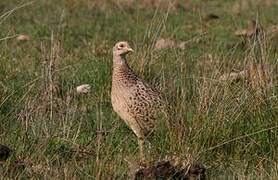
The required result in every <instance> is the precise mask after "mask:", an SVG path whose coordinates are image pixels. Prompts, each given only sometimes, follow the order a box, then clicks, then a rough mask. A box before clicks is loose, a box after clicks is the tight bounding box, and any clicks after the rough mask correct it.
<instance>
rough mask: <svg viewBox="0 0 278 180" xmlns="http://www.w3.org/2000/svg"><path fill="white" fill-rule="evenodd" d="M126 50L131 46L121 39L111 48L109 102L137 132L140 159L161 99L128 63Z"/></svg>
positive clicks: (159, 108) (160, 106)
mask: <svg viewBox="0 0 278 180" xmlns="http://www.w3.org/2000/svg"><path fill="white" fill-rule="evenodd" d="M129 52H133V50H132V49H131V48H130V46H129V44H128V43H127V42H124V41H122V42H118V43H116V45H115V46H114V48H113V75H112V90H111V102H112V106H113V109H114V111H115V112H116V113H117V114H118V115H119V116H120V118H121V119H122V120H124V122H125V123H126V124H127V125H128V126H129V127H130V128H131V129H132V131H133V132H134V133H135V135H136V136H137V138H138V144H139V151H140V156H141V158H142V160H144V159H145V154H144V141H145V138H146V137H147V136H148V135H149V134H150V133H151V132H152V131H153V130H154V128H155V125H156V119H157V117H158V114H159V113H158V112H160V111H161V109H162V106H163V103H162V99H161V96H160V93H159V92H158V91H157V90H155V89H154V88H152V87H151V86H150V85H148V84H147V83H146V82H144V81H143V80H142V79H141V78H139V77H138V76H137V75H136V74H135V73H134V72H133V70H132V69H131V68H130V67H129V65H128V63H127V60H126V55H127V54H128V53H129Z"/></svg>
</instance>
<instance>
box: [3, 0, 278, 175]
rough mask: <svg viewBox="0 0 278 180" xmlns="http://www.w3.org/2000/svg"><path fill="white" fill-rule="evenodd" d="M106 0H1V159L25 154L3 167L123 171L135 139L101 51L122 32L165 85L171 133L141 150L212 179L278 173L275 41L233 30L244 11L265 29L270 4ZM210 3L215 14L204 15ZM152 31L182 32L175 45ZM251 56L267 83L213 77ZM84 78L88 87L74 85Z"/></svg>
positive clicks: (145, 73) (273, 17)
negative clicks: (80, 90) (194, 164)
mask: <svg viewBox="0 0 278 180" xmlns="http://www.w3.org/2000/svg"><path fill="white" fill-rule="evenodd" d="M115 2H116V1H105V2H102V1H85V0H82V1H77V0H76V1H75V0H61V1H54V0H53V1H47V0H41V1H36V2H33V3H31V4H28V5H27V6H24V7H22V8H18V9H15V8H16V7H20V5H22V4H24V1H16V0H2V1H1V2H0V12H1V14H2V16H1V17H0V38H1V40H0V47H1V51H0V80H1V81H0V87H1V88H0V95H1V96H0V98H1V99H0V142H1V143H2V144H6V145H9V146H10V147H12V149H13V150H14V151H13V157H11V158H10V161H9V162H10V163H12V162H13V161H14V160H15V159H19V160H20V161H23V162H24V163H25V164H27V165H26V167H27V168H26V169H25V170H24V171H19V172H14V173H12V174H13V176H17V177H34V178H47V179H48V178H69V179H70V178H77V177H81V178H92V179H106V178H117V179H124V178H127V172H128V164H127V162H126V161H125V159H129V158H133V159H135V160H136V159H138V153H137V152H138V147H137V141H136V138H135V136H134V135H133V133H132V132H131V131H130V129H129V128H128V127H127V126H126V125H125V124H124V123H123V122H122V121H121V120H120V119H119V117H118V116H117V115H116V114H115V113H114V112H113V110H112V107H111V104H110V88H111V72H112V52H111V51H112V47H113V46H114V44H115V43H116V42H117V41H119V40H126V41H129V42H130V44H131V46H132V47H133V48H134V49H135V53H134V54H132V55H130V56H129V59H130V64H131V66H132V67H133V68H134V69H135V71H136V72H137V73H138V74H140V76H141V77H143V78H144V79H146V80H147V81H148V82H150V83H151V84H153V85H156V86H157V87H158V89H160V90H161V91H162V92H163V93H164V94H165V96H166V98H167V100H168V102H169V103H170V104H171V107H172V112H173V113H172V114H171V116H170V118H171V120H173V121H175V122H176V124H177V128H178V132H179V133H178V136H177V137H175V138H171V137H170V138H169V137H168V136H167V132H165V131H163V130H160V132H158V135H157V136H155V137H154V138H153V139H152V140H151V141H150V142H151V144H152V145H151V149H150V150H149V151H150V152H149V154H150V157H149V159H150V160H157V159H163V158H165V156H176V157H177V159H178V161H179V162H180V163H182V162H184V161H187V160H188V159H190V160H192V161H195V160H196V161H197V160H198V161H200V162H202V163H203V164H204V165H205V166H206V168H207V172H208V176H209V177H211V178H213V179H214V178H223V177H226V178H239V179H246V178H247V179H253V178H273V179H275V178H278V165H277V162H278V159H277V157H278V152H277V147H278V140H277V139H278V130H277V125H278V109H277V103H278V102H277V41H278V39H277V36H275V35H273V34H270V35H268V36H266V37H265V38H260V37H259V38H258V39H257V40H254V41H252V43H251V45H249V46H247V45H246V40H245V39H244V38H241V37H236V36H235V35H234V31H235V30H236V29H240V28H244V27H246V26H247V24H248V21H249V20H252V19H254V20H257V21H258V22H259V23H260V24H261V26H262V27H263V28H264V29H265V30H267V29H268V28H269V27H270V26H272V25H276V24H275V23H277V22H276V21H277V18H278V13H277V8H278V5H277V3H275V1H259V0H254V1H247V0H246V1H241V0H236V1H228V0H226V1H224V0H223V1H217V0H212V1H201V0H195V1H193V0H192V1H185V2H182V3H180V4H179V1H175V3H176V4H175V6H172V7H171V8H168V7H169V6H168V3H165V2H164V1H163V2H162V3H161V4H156V3H154V4H148V1H142V3H138V2H134V3H132V4H129V3H127V2H128V1H121V2H122V3H119V2H118V3H115ZM25 3H27V1H26V2H25ZM12 9H14V11H11V10H12ZM6 12H8V13H6ZM9 12H10V13H9ZM212 13H213V14H216V15H218V16H219V19H215V20H214V19H208V18H207V16H208V15H209V14H212ZM18 34H28V35H29V36H30V37H31V40H30V41H27V42H19V41H17V40H16V36H17V35H18ZM160 37H170V38H172V39H175V40H176V41H180V42H182V41H185V42H186V46H185V49H184V50H181V49H178V48H171V49H168V50H163V51H154V50H153V45H154V42H155V41H156V40H157V39H158V38H160ZM275 38H276V39H275ZM250 62H252V63H254V64H256V63H258V62H260V63H266V64H268V65H269V66H270V67H271V69H273V71H271V77H272V78H273V79H274V81H273V85H272V87H271V88H268V89H267V90H265V91H264V92H263V93H262V92H261V90H258V88H256V87H253V86H251V85H250V84H249V83H248V82H246V81H241V82H238V83H228V82H223V81H219V77H220V75H222V74H223V73H229V72H231V71H232V70H234V69H236V70H243V69H244V68H245V66H246V64H249V63H250ZM84 83H87V84H90V85H91V86H92V91H91V93H89V94H87V95H78V94H76V93H75V91H74V90H75V87H76V86H77V85H80V84H84ZM165 134H166V135H165ZM8 166H9V165H7V167H5V168H4V169H2V170H1V172H0V173H7V171H8V169H9V168H8Z"/></svg>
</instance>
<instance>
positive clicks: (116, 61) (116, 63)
mask: <svg viewBox="0 0 278 180" xmlns="http://www.w3.org/2000/svg"><path fill="white" fill-rule="evenodd" d="M122 67H129V66H128V64H127V60H126V57H125V56H121V55H114V57H113V69H119V68H122Z"/></svg>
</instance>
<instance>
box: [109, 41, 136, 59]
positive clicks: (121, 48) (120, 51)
mask: <svg viewBox="0 0 278 180" xmlns="http://www.w3.org/2000/svg"><path fill="white" fill-rule="evenodd" d="M129 52H133V49H131V48H130V46H129V44H128V43H127V42H125V41H120V42H117V43H116V44H115V46H114V47H113V54H114V55H116V56H125V55H126V54H128V53H129Z"/></svg>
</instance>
